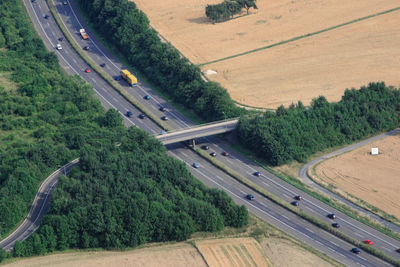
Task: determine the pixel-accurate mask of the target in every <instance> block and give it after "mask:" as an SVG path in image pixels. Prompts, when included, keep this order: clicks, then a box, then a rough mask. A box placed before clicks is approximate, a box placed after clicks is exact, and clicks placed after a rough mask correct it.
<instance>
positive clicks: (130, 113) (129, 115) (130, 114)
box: [126, 110, 133, 118]
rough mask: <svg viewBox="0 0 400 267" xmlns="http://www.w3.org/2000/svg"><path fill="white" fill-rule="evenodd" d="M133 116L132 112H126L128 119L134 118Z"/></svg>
mask: <svg viewBox="0 0 400 267" xmlns="http://www.w3.org/2000/svg"><path fill="white" fill-rule="evenodd" d="M132 115H133V113H132V111H130V110H128V111H127V112H126V116H127V117H129V118H132Z"/></svg>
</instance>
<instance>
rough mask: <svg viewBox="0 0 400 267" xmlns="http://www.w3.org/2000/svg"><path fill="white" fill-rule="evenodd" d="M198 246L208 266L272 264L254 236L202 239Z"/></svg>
mask: <svg viewBox="0 0 400 267" xmlns="http://www.w3.org/2000/svg"><path fill="white" fill-rule="evenodd" d="M196 246H197V248H198V250H199V251H200V253H201V254H202V255H203V257H204V259H205V260H206V262H207V264H208V266H210V267H224V266H243V267H247V266H249V267H250V266H272V265H271V264H270V263H269V261H268V259H267V257H266V256H265V254H264V252H263V250H262V248H261V246H260V244H258V243H257V241H256V240H255V239H253V238H227V239H226V238H224V239H214V240H201V241H197V242H196Z"/></svg>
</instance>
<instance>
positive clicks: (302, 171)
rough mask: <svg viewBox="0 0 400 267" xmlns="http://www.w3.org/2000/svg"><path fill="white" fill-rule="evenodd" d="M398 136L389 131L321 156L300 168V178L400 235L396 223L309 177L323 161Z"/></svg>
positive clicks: (393, 131) (396, 131)
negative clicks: (309, 172) (312, 170)
mask: <svg viewBox="0 0 400 267" xmlns="http://www.w3.org/2000/svg"><path fill="white" fill-rule="evenodd" d="M397 134H400V129H395V130H392V131H389V132H386V133H383V134H380V135H377V136H374V137H371V138H368V139H365V140H363V141H361V142H358V143H355V144H352V145H349V146H346V147H344V148H341V149H339V150H336V151H333V152H331V153H329V154H326V155H323V156H321V157H319V158H316V159H314V160H312V161H310V162H308V163H306V164H305V165H304V166H303V167H301V168H300V170H299V177H300V179H301V180H302V181H303V183H305V184H307V185H309V186H311V187H313V188H315V189H318V190H320V191H322V192H324V193H325V194H327V195H329V196H330V197H332V198H334V199H336V200H338V201H340V202H342V203H344V204H346V205H348V206H350V207H352V208H353V209H355V210H357V211H359V212H361V213H363V214H365V215H367V216H369V217H370V218H372V219H374V220H376V221H378V222H380V223H381V224H383V225H384V226H385V227H387V228H389V229H391V230H392V231H394V232H397V233H400V226H398V225H396V224H394V223H391V222H389V221H387V220H385V219H383V218H381V217H379V216H378V215H376V214H375V213H372V212H370V211H368V210H366V209H364V208H362V207H360V206H358V205H356V204H354V203H353V202H351V201H349V200H347V199H345V198H343V197H341V196H339V195H337V194H335V193H333V192H332V191H330V190H328V189H325V188H324V187H322V186H320V185H319V184H317V183H315V182H314V181H313V180H311V179H310V176H309V175H308V171H309V169H310V168H311V167H313V166H314V165H315V164H317V163H319V162H321V161H323V160H326V159H329V158H332V157H335V156H337V155H340V154H343V153H345V152H349V151H351V150H354V149H356V148H360V147H362V146H365V145H367V144H370V143H372V142H375V141H377V140H381V139H384V138H386V137H388V136H393V135H397Z"/></svg>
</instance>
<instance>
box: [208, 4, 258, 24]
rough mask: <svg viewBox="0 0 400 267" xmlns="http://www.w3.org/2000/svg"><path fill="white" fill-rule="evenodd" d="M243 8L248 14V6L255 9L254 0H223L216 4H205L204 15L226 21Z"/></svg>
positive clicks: (214, 19)
mask: <svg viewBox="0 0 400 267" xmlns="http://www.w3.org/2000/svg"><path fill="white" fill-rule="evenodd" d="M243 8H245V9H246V11H247V14H249V9H250V8H254V9H257V5H256V0H224V1H223V2H222V3H219V4H216V5H207V6H206V16H207V18H209V19H211V20H212V21H215V22H221V21H226V20H228V19H230V18H233V16H235V15H237V14H240V13H241V12H242V10H243Z"/></svg>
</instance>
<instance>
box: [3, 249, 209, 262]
mask: <svg viewBox="0 0 400 267" xmlns="http://www.w3.org/2000/svg"><path fill="white" fill-rule="evenodd" d="M5 266H7V267H14V266H15V267H128V266H129V267H131V266H132V267H133V266H137V267H142V266H148V267H154V266H163V267H164V266H165V267H167V266H171V267H176V266H178V267H179V266H182V267H187V266H190V267H206V266H207V265H206V263H205V262H204V260H203V259H202V257H201V255H200V254H199V253H198V252H197V250H196V249H195V248H194V247H193V246H191V245H189V244H187V243H179V244H174V245H163V246H157V247H150V248H142V249H135V250H131V251H126V252H110V251H101V252H80V253H79V252H76V253H63V254H55V255H50V256H42V257H34V258H29V259H23V260H19V261H16V262H14V263H11V264H7V265H5Z"/></svg>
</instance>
